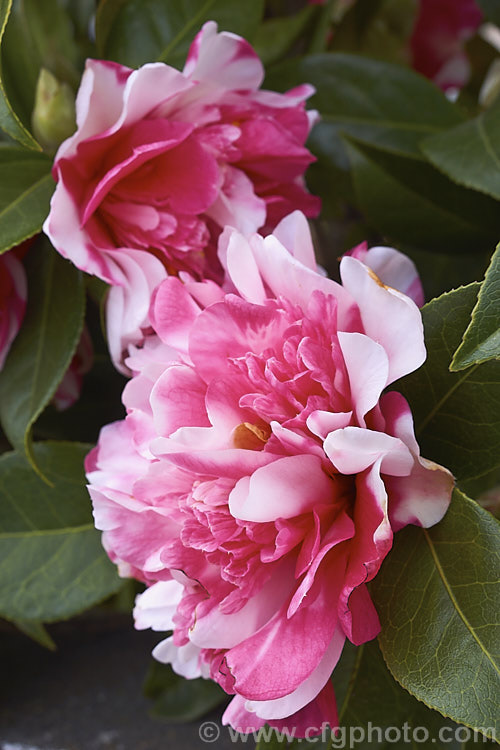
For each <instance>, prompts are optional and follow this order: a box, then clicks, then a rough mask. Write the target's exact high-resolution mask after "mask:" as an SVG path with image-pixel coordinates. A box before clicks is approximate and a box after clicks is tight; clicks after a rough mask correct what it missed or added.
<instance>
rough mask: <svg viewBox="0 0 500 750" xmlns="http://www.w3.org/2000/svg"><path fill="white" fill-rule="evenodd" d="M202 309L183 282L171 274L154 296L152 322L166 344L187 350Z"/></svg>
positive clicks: (180, 349) (183, 350)
mask: <svg viewBox="0 0 500 750" xmlns="http://www.w3.org/2000/svg"><path fill="white" fill-rule="evenodd" d="M200 311H201V310H200V307H199V305H198V304H197V303H196V302H195V301H194V300H193V298H192V297H191V295H190V294H189V293H188V291H187V290H186V288H185V286H184V285H183V284H182V282H181V281H179V279H177V278H176V277H175V276H169V277H168V279H166V280H165V281H164V282H163V284H161V286H160V287H159V288H158V290H157V292H156V295H155V297H154V300H153V304H152V313H151V322H152V325H153V327H154V329H155V331H156V333H157V334H158V336H159V337H160V338H161V339H162V341H164V342H165V344H168V345H169V346H172V347H174V348H175V349H178V351H180V352H187V349H188V341H189V334H190V331H191V328H192V326H193V323H194V321H195V320H196V318H197V317H198V315H199V314H200Z"/></svg>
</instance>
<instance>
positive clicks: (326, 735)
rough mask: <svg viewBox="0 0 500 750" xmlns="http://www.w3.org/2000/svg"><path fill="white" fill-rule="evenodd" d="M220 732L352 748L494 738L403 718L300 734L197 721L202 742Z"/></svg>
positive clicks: (491, 733) (488, 731)
mask: <svg viewBox="0 0 500 750" xmlns="http://www.w3.org/2000/svg"><path fill="white" fill-rule="evenodd" d="M222 732H227V733H228V734H229V737H230V740H231V742H248V743H249V744H250V745H252V743H253V742H271V741H272V740H279V741H281V742H282V741H287V742H290V741H291V740H294V739H295V740H297V739H298V740H299V742H300V741H302V742H304V745H305V746H307V744H314V743H315V742H329V743H330V747H331V748H339V750H340V748H353V747H355V746H356V745H358V744H361V743H365V742H368V743H371V742H373V743H377V744H381V743H387V744H396V743H399V744H401V743H408V745H409V746H410V747H411V746H412V745H413V746H414V745H419V744H422V743H424V742H429V741H430V742H434V743H436V744H437V743H440V744H442V745H447V744H449V743H451V742H458V743H460V744H465V743H466V742H471V741H473V742H488V741H489V739H492V740H496V736H495V729H494V728H493V727H487V728H484V727H480V728H479V729H469V727H463V726H455V727H446V726H444V727H441V728H440V729H439V731H438V732H437V733H436V734H435V735H433V734H432V733H431V732H430V730H429V729H428V728H427V727H414V726H411V725H410V724H408V722H405V723H404V724H403V726H402V727H378V726H376V725H374V724H372V723H371V721H369V722H368V724H367V725H366V726H362V727H337V728H336V729H331V728H330V726H329V725H328V724H323V725H322V726H320V727H308V728H307V729H306V730H305V732H304V734H305V737H304V738H298V737H297V736H296V730H295V728H294V727H291V728H287V727H284V728H283V729H280V730H277V729H274V728H273V727H262V728H261V729H258V730H253V731H248V732H247V731H245V730H244V729H243V728H242V727H240V728H239V729H233V727H221V726H220V725H219V724H217V722H215V721H204V722H203V724H200V728H199V730H198V734H199V736H200V740H201V741H202V742H206V743H208V744H211V743H213V742H217V740H219V739H220V737H221V734H222Z"/></svg>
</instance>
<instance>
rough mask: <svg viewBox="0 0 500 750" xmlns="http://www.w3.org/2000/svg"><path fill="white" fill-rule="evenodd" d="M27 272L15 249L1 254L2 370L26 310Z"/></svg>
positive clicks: (0, 342) (0, 334)
mask: <svg viewBox="0 0 500 750" xmlns="http://www.w3.org/2000/svg"><path fill="white" fill-rule="evenodd" d="M27 292H28V289H27V283H26V274H25V271H24V267H23V264H22V263H21V261H20V260H19V259H18V258H17V257H16V255H15V253H14V251H12V250H11V251H9V252H6V253H3V255H0V370H1V369H2V367H3V366H4V364H5V360H6V358H7V354H8V352H9V349H10V346H11V344H12V342H13V341H14V339H15V337H16V335H17V332H18V331H19V328H20V327H21V323H22V322H23V318H24V313H25V311H26V296H27Z"/></svg>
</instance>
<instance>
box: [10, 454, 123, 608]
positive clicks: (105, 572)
mask: <svg viewBox="0 0 500 750" xmlns="http://www.w3.org/2000/svg"><path fill="white" fill-rule="evenodd" d="M89 447H90V446H87V445H82V444H78V443H37V444H36V445H35V446H34V453H35V459H36V461H37V463H38V464H39V465H40V467H41V468H42V470H43V472H44V474H45V475H46V476H47V477H48V478H49V479H50V481H51V482H52V483H53V486H52V487H49V486H48V485H47V484H46V483H44V482H43V481H42V480H41V479H40V478H39V477H38V476H37V475H36V474H34V473H33V471H32V470H31V467H30V466H29V464H28V462H27V461H26V459H25V458H24V457H23V456H20V455H19V454H17V453H14V452H13V453H5V454H3V455H2V456H1V457H0V615H1V616H3V617H7V618H8V619H12V620H23V621H29V620H40V621H43V622H53V621H55V620H60V619H64V618H66V617H71V616H72V615H75V614H77V613H79V612H82V611H83V610H85V609H87V608H88V607H91V606H93V605H94V604H96V603H97V602H99V601H101V600H102V599H104V598H106V597H108V596H109V595H111V594H113V593H115V592H116V591H117V590H118V589H119V588H120V586H121V581H120V579H119V578H118V575H117V573H116V569H115V566H114V565H112V564H111V562H110V561H109V560H108V557H107V555H106V553H105V552H104V549H103V547H102V545H101V541H100V534H99V532H97V531H96V529H95V528H94V524H93V522H92V513H91V503H90V499H89V496H88V493H87V490H86V488H85V476H84V472H83V459H84V456H85V454H86V453H87V452H88V450H89Z"/></svg>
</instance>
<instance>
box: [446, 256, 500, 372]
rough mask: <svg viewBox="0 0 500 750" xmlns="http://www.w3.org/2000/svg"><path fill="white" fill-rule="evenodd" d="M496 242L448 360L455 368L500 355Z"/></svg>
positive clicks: (499, 281) (499, 265)
mask: <svg viewBox="0 0 500 750" xmlns="http://www.w3.org/2000/svg"><path fill="white" fill-rule="evenodd" d="M499 290H500V245H498V246H497V249H496V251H495V252H494V254H493V257H492V259H491V263H490V266H489V268H488V270H487V271H486V276H485V277H484V281H483V283H482V284H481V289H480V290H479V295H478V298H477V303H476V306H475V307H474V310H473V311H472V317H471V321H470V323H469V326H468V328H467V330H466V331H465V333H464V337H463V339H462V343H461V344H460V346H459V347H458V349H457V351H456V352H455V354H454V356H453V359H452V361H451V365H450V370H452V371H453V372H456V371H458V370H464V369H465V368H466V367H470V366H471V365H475V364H479V363H481V362H487V361H488V360H490V359H500V295H499Z"/></svg>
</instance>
